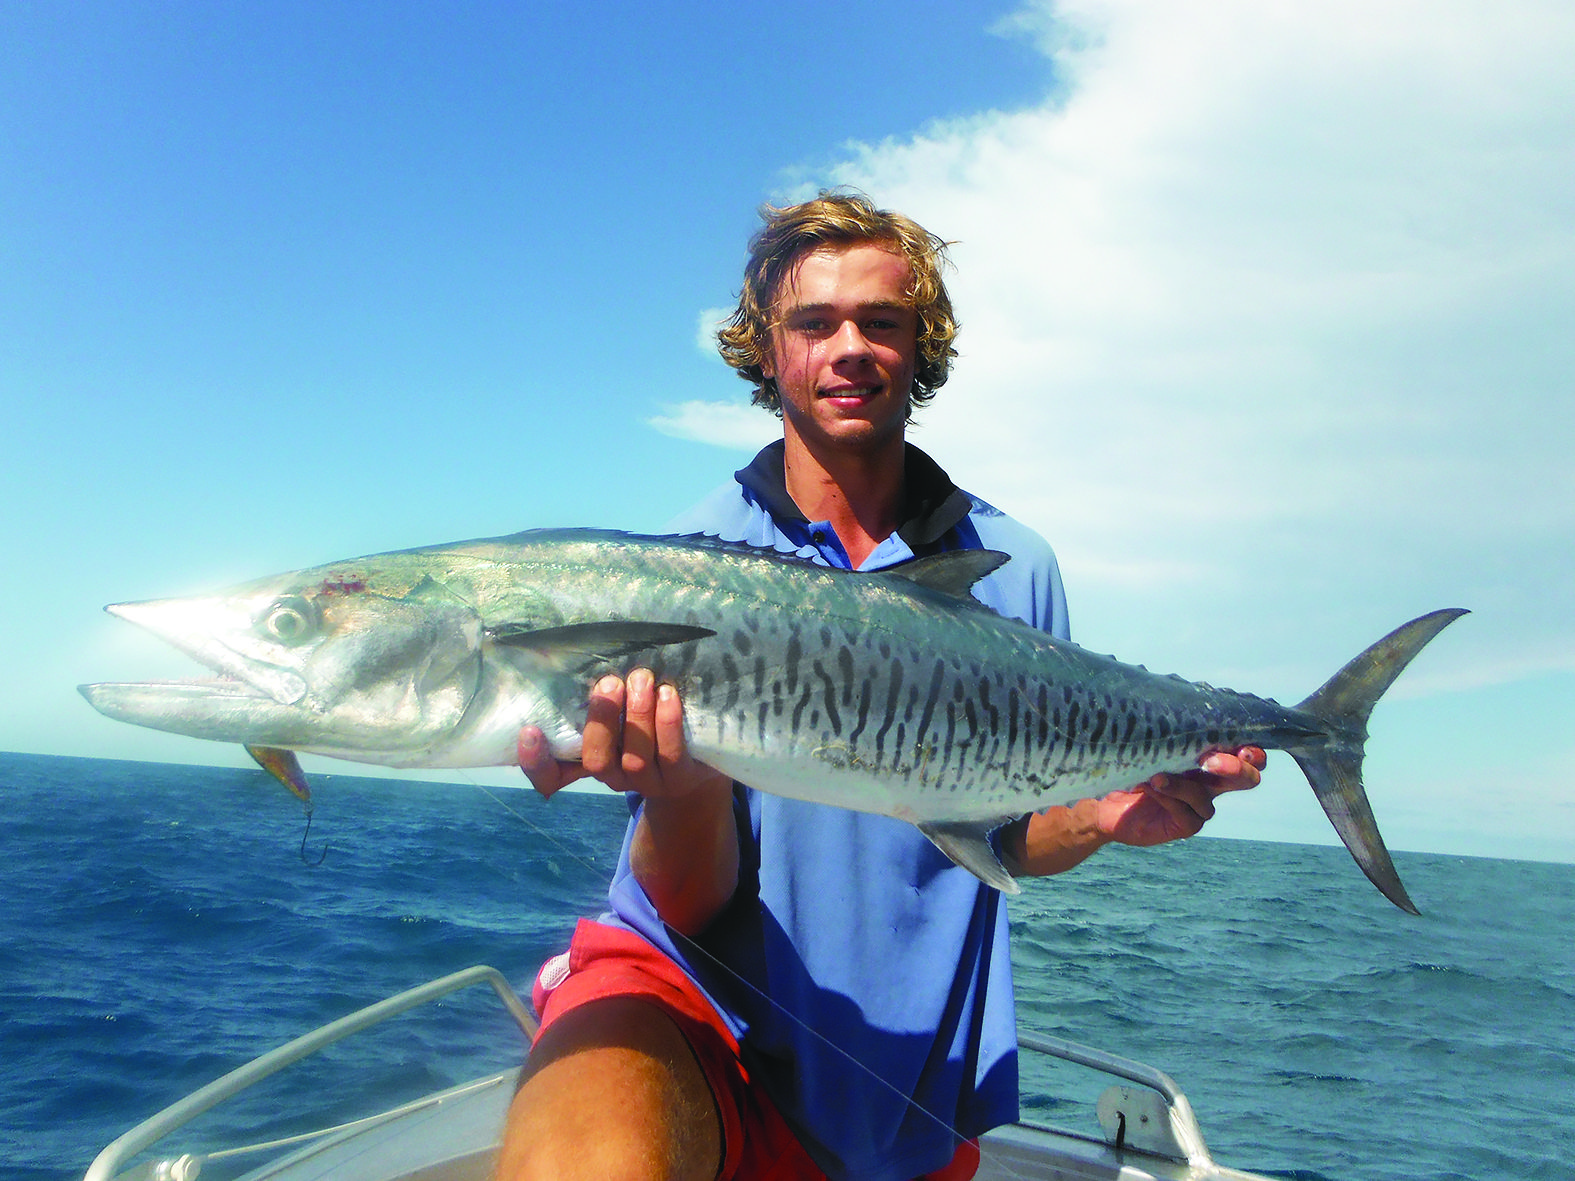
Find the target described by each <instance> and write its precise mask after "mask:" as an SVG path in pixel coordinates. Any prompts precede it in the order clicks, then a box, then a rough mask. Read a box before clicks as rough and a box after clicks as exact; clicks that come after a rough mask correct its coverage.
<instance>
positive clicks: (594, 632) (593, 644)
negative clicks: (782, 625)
mask: <svg viewBox="0 0 1575 1181" xmlns="http://www.w3.org/2000/svg"><path fill="white" fill-rule="evenodd" d="M714 635H716V633H715V632H714V631H712V630H711V629H710V628H707V627H693V626H691V625H689V624H686V623H646V622H644V621H643V620H638V619H604V620H599V621H597V622H595V623H570V624H566V625H565V626H563V627H540V628H522V627H511V626H510V625H508V624H504V625H502V626H500V627H495V628H493V629H492V638H493V639H494V640H495V641H496V642H497V643H499V644H507V645H509V646H510V647H513V648H525V649H527V650H529V651H531V652H534V653H536V654H537V655H539V656H543V657H545V658H547V659H548V660H549V661H550V662H551V663H553V664H556V665H558V666H559V667H560V668H562V669H564V670H565V671H567V670H569V669H572V668H578V667H581V666H584V665H589V664H599V663H606V662H609V661H613V660H617V659H618V658H619V657H623V656H629V655H632V654H633V653H635V652H644V651H646V650H647V649H650V648H662V647H665V646H667V645H668V644H687V643H688V642H689V641H691V640H703V639H705V638H706V637H707V636H714Z"/></svg>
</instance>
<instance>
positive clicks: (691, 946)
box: [462, 776, 1028, 1178]
mask: <svg viewBox="0 0 1575 1181" xmlns="http://www.w3.org/2000/svg"><path fill="white" fill-rule="evenodd" d="M462 778H464V779H465V781H466V782H467V783H469V784H470V785H471V786H472V787H474V788H476V789H477V790H478V791H480V792H482V793H483V794H484V795H486V796H487V798H488V799H490V800H492V802H493V803H495V804H497V805H498V807H500V808H502V809H503V810H504V811H505V812H507V813H509V815H511V816H513V817H514V818H515V819H517V820H518V821H519V822H520V823H522V824H524V825H525V826H526V827H527V828H529V829H530V830H531V831H532V832H535V833H536V834H537V835H539V836H541V837H543V838H545V839H546V840H547V841H548V842H550V843H551V844H552V845H554V846H556V847H557V848H558V850H559V851H560V852H562V853H563V854H564V855H565V856H566V857H568V858H570V859H571V860H573V861H576V862H578V863H579V864H580V865H581V866H583V867H584V868H585V869H587V870H590V871H592V872H594V873H597V874H601V873H604V872H605V870H604V869H603V867H602V866H599V865H597V864H595V863H594V862H592V861H591V860H590V859H589V858H588V857H587V856H586V855H585V854H583V853H582V852H581V851H580V850H578V849H575V848H572V847H570V846H569V845H568V844H567V843H566V842H564V841H563V840H562V839H560V838H559V837H558V836H557V835H556V834H554V833H552V832H550V831H548V830H547V829H544V828H542V827H541V826H540V825H538V824H536V823H535V822H534V821H532V820H531V819H530V818H529V817H528V816H526V815H525V814H524V813H523V812H521V811H519V810H518V809H516V808H514V807H512V806H510V805H509V804H507V803H505V802H504V801H503V800H502V799H500V798H499V797H498V796H497V795H495V794H494V793H493V791H492V790H491V789H490V788H489V787H487V785H486V784H484V783H481V782H480V781H479V780H476V779H472V778H470V777H469V776H462ZM577 794H579V793H577ZM668 930H669V931H670V932H671V933H672V935H673V936H674V937H675V938H676V939H677V940H679V941H680V942H681V943H682V944H683V945H684V947H685V948H687V949H688V950H689V951H691V952H693V953H698V954H699V955H700V956H703V957H704V958H705V959H706V960H707V961H708V962H709V963H711V964H713V965H715V967H716V968H717V969H718V970H720V971H721V972H723V973H725V974H726V975H727V976H728V977H730V978H731V979H733V980H734V981H736V982H737V983H739V984H741V985H743V986H744V988H746V989H748V990H749V991H750V992H752V993H753V994H754V995H755V996H756V997H758V998H759V999H760V1000H762V1001H764V1002H765V1003H766V1004H767V1005H769V1006H771V1008H773V1009H775V1010H776V1011H777V1012H778V1013H779V1014H781V1015H782V1016H783V1017H785V1018H787V1019H788V1020H789V1021H790V1022H792V1023H793V1024H794V1025H796V1026H798V1028H799V1029H801V1030H803V1031H804V1032H805V1033H807V1034H809V1036H810V1037H811V1038H813V1039H814V1040H815V1041H817V1042H819V1043H820V1044H821V1045H823V1046H824V1047H825V1048H826V1049H827V1050H829V1051H831V1052H832V1053H833V1054H835V1055H836V1056H837V1057H839V1058H841V1059H842V1060H843V1061H845V1062H848V1063H850V1064H851V1065H852V1066H853V1067H854V1068H856V1069H857V1070H858V1071H859V1072H860V1073H862V1074H864V1075H865V1076H867V1077H869V1078H872V1079H874V1080H875V1082H876V1083H878V1084H879V1085H880V1086H882V1087H884V1088H885V1089H886V1090H887V1091H889V1092H891V1094H892V1095H894V1096H896V1097H897V1098H898V1099H900V1100H902V1101H903V1103H905V1104H906V1105H907V1106H909V1107H911V1108H913V1109H914V1110H915V1111H917V1112H919V1113H920V1114H921V1115H923V1116H925V1117H926V1118H927V1119H929V1120H931V1121H932V1122H933V1123H934V1124H935V1125H936V1126H937V1127H939V1128H943V1129H945V1131H946V1133H947V1134H948V1135H949V1136H951V1137H952V1139H953V1140H954V1141H955V1142H956V1143H957V1144H958V1145H959V1146H960V1145H962V1144H964V1143H966V1142H967V1140H968V1139H969V1138H968V1137H966V1136H964V1135H963V1134H962V1133H960V1132H959V1131H957V1129H956V1128H954V1127H952V1125H951V1121H950V1120H948V1119H946V1118H945V1117H943V1116H941V1115H938V1114H937V1113H935V1112H933V1111H930V1110H929V1109H928V1108H926V1107H925V1106H924V1105H923V1104H922V1103H920V1102H918V1100H916V1099H915V1098H914V1097H913V1096H912V1095H909V1094H907V1093H906V1092H905V1091H903V1089H902V1088H901V1087H898V1086H896V1085H895V1084H894V1083H891V1082H889V1081H888V1080H887V1079H885V1078H884V1077H882V1076H881V1075H880V1074H879V1073H877V1072H876V1071H875V1070H874V1069H873V1068H872V1067H870V1066H869V1065H868V1064H866V1063H864V1062H862V1061H860V1060H859V1059H858V1058H855V1057H854V1056H853V1055H852V1054H851V1053H850V1052H849V1051H847V1050H845V1049H843V1048H842V1047H841V1046H839V1045H837V1044H836V1043H835V1042H833V1041H832V1040H831V1039H830V1038H828V1037H826V1036H825V1035H824V1034H823V1033H821V1032H820V1031H819V1030H817V1029H815V1028H814V1027H813V1026H811V1025H809V1024H808V1023H807V1022H806V1021H804V1020H803V1019H802V1018H800V1017H799V1016H798V1015H797V1014H796V1013H793V1012H791V1011H790V1010H789V1009H788V1008H787V1007H786V1006H784V1005H783V1004H782V1003H781V1002H779V1001H778V1000H776V998H774V997H772V996H771V995H770V994H769V993H767V992H765V991H764V990H762V989H760V988H758V987H757V986H756V985H754V984H753V983H751V982H750V981H748V980H746V979H744V977H743V976H741V975H740V974H739V973H738V972H736V971H734V970H733V968H732V967H730V966H729V965H727V964H725V963H723V962H722V961H721V960H719V959H718V958H717V957H716V956H714V955H712V954H711V953H710V952H709V951H707V950H706V949H705V948H703V947H701V946H700V945H699V944H698V943H696V942H695V941H694V940H693V939H691V938H689V936H687V935H684V934H682V933H681V932H679V931H674V930H672V928H671V927H669V928H668ZM992 1163H994V1164H1000V1165H1003V1166H1005V1167H1006V1168H1007V1169H1008V1171H1009V1172H1010V1173H1011V1175H1012V1176H1014V1177H1023V1178H1026V1177H1027V1176H1028V1175H1027V1174H1026V1173H1021V1172H1019V1171H1017V1170H1016V1169H1012V1168H1011V1167H1010V1166H1009V1165H1006V1164H1005V1162H1001V1161H995V1162H992Z"/></svg>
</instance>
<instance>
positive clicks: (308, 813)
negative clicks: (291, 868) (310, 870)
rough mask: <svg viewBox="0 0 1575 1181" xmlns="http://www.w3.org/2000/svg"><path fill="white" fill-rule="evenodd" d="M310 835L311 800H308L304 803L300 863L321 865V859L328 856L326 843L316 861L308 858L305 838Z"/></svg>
mask: <svg viewBox="0 0 1575 1181" xmlns="http://www.w3.org/2000/svg"><path fill="white" fill-rule="evenodd" d="M311 835H312V804H311V801H310V800H308V801H307V804H306V829H305V831H304V832H302V833H301V864H302V865H314V866H315V865H321V864H322V863H323V861H324V860H325V859H326V858H327V857H328V846H327V845H326V844H325V845H324V846H323V852H322V855H321V856H320V857H318V859H317V860H316V861H312V860H310V859H309V858H308V857H307V856H306V838H307V837H309V836H311Z"/></svg>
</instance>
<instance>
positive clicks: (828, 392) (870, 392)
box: [820, 385, 881, 402]
mask: <svg viewBox="0 0 1575 1181" xmlns="http://www.w3.org/2000/svg"><path fill="white" fill-rule="evenodd" d="M880 389H881V387H880V386H878V385H849V386H839V387H836V388H834V389H825V390H821V391H820V396H821V398H823V399H825V400H826V401H829V402H865V401H868V400H869V399H870V398H873V397H874V396H875V395H876V394H878V393H880Z"/></svg>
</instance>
